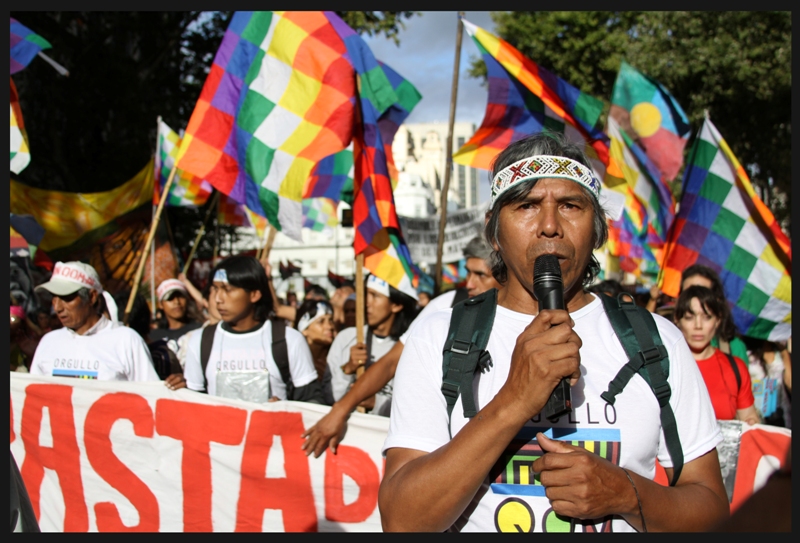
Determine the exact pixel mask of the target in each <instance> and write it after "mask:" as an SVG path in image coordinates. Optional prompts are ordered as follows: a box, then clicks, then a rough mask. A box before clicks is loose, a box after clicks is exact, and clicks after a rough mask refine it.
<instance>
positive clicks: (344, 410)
mask: <svg viewBox="0 0 800 543" xmlns="http://www.w3.org/2000/svg"><path fill="white" fill-rule="evenodd" d="M402 352H403V343H402V342H400V341H398V342H397V343H395V344H394V346H393V347H392V348H391V350H390V351H389V352H388V353H386V354H385V355H383V356H382V357H381V358H380V359H379V360H378V361H377V362H375V363H374V364H372V365H371V366H370V367H369V368H367V370H366V371H365V372H364V373H363V374H362V375H361V377H359V378H358V379H356V382H355V383H353V386H352V387H351V388H350V390H348V391H347V393H346V394H345V395H344V396H342V398H341V399H340V400H339V401H338V402H336V403H334V404H333V407H332V408H331V410H330V411H329V412H328V414H327V415H325V416H324V417H322V418H321V419H320V420H319V422H317V423H316V424H315V425H314V426H312V427H311V428H309V429H308V430H306V431H305V432H304V433H303V436H302V437H303V438H305V441H304V442H303V446H302V448H303V450H304V451H306V456H308V455H310V454H311V453H312V452H313V453H314V458H319V457H320V455H321V454H322V453H323V452H325V449H326V448H328V447H330V448H331V450H332V451H333V454H336V447H337V446H338V445H339V443H341V441H342V439H344V434H345V432H346V431H347V419H348V418H350V413H352V412H353V411H355V409H356V407H358V405H359V404H360V403H361V402H363V401H364V400H366V399H367V398H369V397H371V396H373V395H374V394H377V393H378V392H379V391H380V390H381V389H382V388H383V387H384V386H386V383H388V382H389V381H391V380H392V378H393V377H394V373H395V370H396V369H397V362H398V361H399V360H400V355H401V354H402Z"/></svg>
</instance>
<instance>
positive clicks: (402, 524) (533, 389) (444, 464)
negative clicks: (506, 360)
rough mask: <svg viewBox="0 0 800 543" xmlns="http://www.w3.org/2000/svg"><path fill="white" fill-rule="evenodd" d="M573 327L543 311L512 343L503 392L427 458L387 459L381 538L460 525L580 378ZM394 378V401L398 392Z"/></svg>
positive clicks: (560, 314) (396, 454)
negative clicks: (539, 419)
mask: <svg viewBox="0 0 800 543" xmlns="http://www.w3.org/2000/svg"><path fill="white" fill-rule="evenodd" d="M572 326H573V322H572V319H571V318H570V317H569V314H568V313H567V312H566V311H564V310H544V311H541V312H540V313H539V315H538V316H537V318H536V319H534V320H533V322H532V323H531V324H530V325H528V327H527V328H525V330H524V331H523V332H522V334H520V336H519V337H518V338H517V342H516V345H515V347H514V351H513V354H512V356H511V367H510V369H509V375H508V378H507V380H506V382H505V384H504V385H503V387H502V388H501V389H500V391H499V392H498V393H497V395H496V396H495V397H494V398H493V399H492V400H491V401H490V402H489V403H487V404H486V406H485V407H483V408H482V409H481V410H480V411H479V412H478V413H477V415H475V416H474V417H472V418H471V419H470V420H469V422H468V423H467V424H466V425H465V426H464V427H463V428H461V430H460V431H459V432H458V433H457V434H456V435H455V436H453V439H452V440H451V441H449V442H448V443H446V444H445V445H443V446H441V447H439V448H438V449H436V450H435V451H433V452H430V453H426V452H423V451H419V450H413V449H408V448H399V447H394V448H389V449H388V450H387V451H386V470H385V475H384V477H383V480H382V481H381V486H380V492H379V496H378V505H379V507H380V513H381V522H382V524H383V529H384V530H385V531H426V532H427V531H432V532H441V531H443V530H446V529H447V528H449V527H450V526H451V525H452V524H453V523H454V522H455V521H456V520H457V519H458V517H459V516H460V515H461V513H462V512H463V511H464V509H465V508H466V507H467V506H468V505H469V503H470V501H471V500H472V498H473V497H474V496H475V494H476V492H477V491H478V489H479V488H480V487H481V484H482V483H483V482H484V480H485V478H486V476H487V474H488V473H489V470H490V469H491V468H492V466H493V465H494V464H495V462H496V461H497V459H498V458H499V457H500V455H501V454H502V453H503V451H504V450H505V448H506V446H507V445H508V443H509V442H510V441H511V440H512V439H513V438H514V436H516V435H517V433H518V432H519V430H520V428H522V426H523V425H524V424H525V423H526V422H527V421H528V420H529V419H530V418H532V417H533V416H535V415H536V414H537V413H539V412H540V411H541V410H542V409H543V408H544V406H545V404H546V403H547V399H548V398H549V396H550V394H551V392H552V391H553V389H554V388H555V386H556V385H557V384H558V383H559V382H560V381H561V379H562V378H564V377H569V378H570V379H571V381H572V384H574V383H575V382H577V379H578V378H579V377H580V368H579V366H580V352H579V349H580V346H581V340H580V338H579V337H578V335H577V334H576V333H575V332H574V331H573V330H572ZM400 370H401V371H400V372H398V374H397V376H396V377H395V390H394V392H395V397H394V398H393V401H394V400H397V394H398V392H399V390H400V389H401V388H402V387H403V386H404V382H403V381H402V377H403V374H404V372H403V367H402V366H400ZM409 397H410V398H413V394H409ZM392 416H395V410H394V409H393V410H392ZM390 437H391V436H390Z"/></svg>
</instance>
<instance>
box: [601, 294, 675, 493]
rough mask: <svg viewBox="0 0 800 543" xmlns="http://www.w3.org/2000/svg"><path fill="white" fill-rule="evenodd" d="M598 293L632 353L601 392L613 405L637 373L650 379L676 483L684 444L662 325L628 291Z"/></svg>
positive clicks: (623, 345) (615, 330)
mask: <svg viewBox="0 0 800 543" xmlns="http://www.w3.org/2000/svg"><path fill="white" fill-rule="evenodd" d="M596 296H600V299H601V300H602V301H603V306H604V308H605V310H606V314H607V315H608V319H609V321H610V322H611V326H612V327H613V328H614V332H615V333H616V335H617V338H619V341H620V343H621V344H622V347H623V348H624V349H625V354H627V356H628V362H627V363H626V364H625V365H624V366H623V367H622V368H621V369H620V371H619V373H617V375H616V377H614V379H613V380H612V381H611V382H610V383H609V384H608V390H607V391H606V392H604V393H602V394H601V395H600V396H601V397H602V398H603V399H604V400H606V401H607V402H608V403H610V404H612V405H613V404H614V402H615V401H616V396H617V394H619V393H620V392H622V390H623V389H624V388H625V385H627V384H628V382H629V381H630V380H631V378H632V377H633V375H634V374H636V373H638V374H639V375H641V376H642V378H643V379H644V380H645V382H647V384H648V385H649V386H650V388H651V390H652V391H653V393H654V394H655V396H656V399H657V400H658V405H659V407H660V409H661V428H662V430H663V431H664V438H665V439H666V444H667V450H668V451H669V455H670V457H671V458H672V464H673V476H672V481H670V485H671V486H674V485H675V483H676V482H677V480H678V478H679V477H680V474H681V470H682V469H683V448H682V447H681V442H680V438H679V436H678V426H677V422H676V421H675V413H673V411H672V407H671V406H670V404H669V399H670V396H671V395H672V391H671V389H670V386H669V383H668V382H667V377H668V376H669V355H668V353H667V349H666V347H664V343H663V342H662V341H661V335H660V334H659V333H658V326H657V325H656V322H655V319H653V315H652V314H651V313H650V312H649V311H647V309H645V308H643V307H639V306H638V305H636V304H635V303H634V302H633V300H632V299H631V300H628V301H624V297H625V296H630V295H629V294H627V293H622V294H620V295H619V296H618V297H617V298H611V297H609V296H606V295H605V294H596Z"/></svg>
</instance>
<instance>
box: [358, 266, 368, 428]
mask: <svg viewBox="0 0 800 543" xmlns="http://www.w3.org/2000/svg"><path fill="white" fill-rule="evenodd" d="M356 343H364V253H358V254H357V255H356ZM366 363H367V361H366V360H365V361H364V364H362V365H360V366H358V368H357V369H356V379H360V378H361V376H362V375H363V374H364V368H365V366H366ZM356 410H357V411H358V412H359V413H366V409H364V408H363V407H361V406H360V405H359V406H358V407H357V408H356Z"/></svg>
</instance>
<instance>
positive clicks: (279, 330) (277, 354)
mask: <svg viewBox="0 0 800 543" xmlns="http://www.w3.org/2000/svg"><path fill="white" fill-rule="evenodd" d="M270 322H271V323H272V359H273V360H275V365H277V366H278V370H279V371H280V372H281V379H283V383H284V384H285V385H286V399H287V400H290V399H291V395H292V392H293V391H294V384H293V383H292V373H291V372H290V371H289V348H288V347H287V345H286V321H285V320H283V319H282V318H280V317H274V318H272V319H270Z"/></svg>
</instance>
